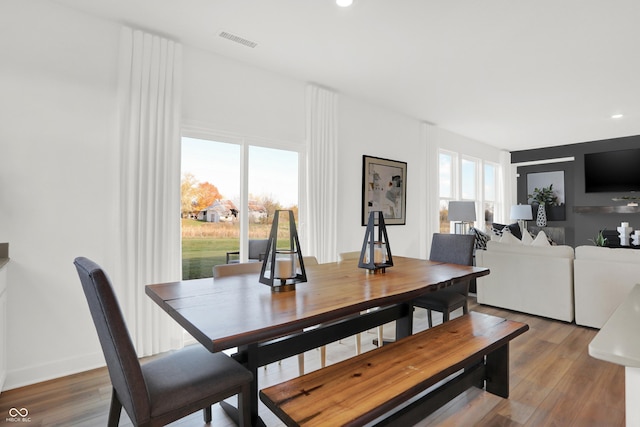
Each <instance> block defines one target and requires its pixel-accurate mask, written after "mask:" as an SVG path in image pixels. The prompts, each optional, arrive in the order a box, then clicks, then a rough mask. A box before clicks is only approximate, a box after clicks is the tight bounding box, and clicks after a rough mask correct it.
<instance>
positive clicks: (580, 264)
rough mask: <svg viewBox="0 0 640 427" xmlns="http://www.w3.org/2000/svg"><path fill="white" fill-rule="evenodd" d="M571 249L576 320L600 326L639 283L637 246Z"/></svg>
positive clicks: (590, 325) (581, 323)
mask: <svg viewBox="0 0 640 427" xmlns="http://www.w3.org/2000/svg"><path fill="white" fill-rule="evenodd" d="M575 252H576V259H575V266H574V269H575V278H574V288H575V308H576V324H578V325H582V326H589V327H592V328H601V327H602V326H603V325H604V324H605V322H606V321H607V319H609V316H611V314H612V313H613V312H614V311H615V309H616V308H617V307H618V305H620V303H622V301H624V299H625V298H626V297H627V295H628V294H629V292H631V289H632V288H633V287H634V286H635V285H636V284H637V283H640V250H638V249H622V248H604V247H598V246H578V247H577V248H576V251H575Z"/></svg>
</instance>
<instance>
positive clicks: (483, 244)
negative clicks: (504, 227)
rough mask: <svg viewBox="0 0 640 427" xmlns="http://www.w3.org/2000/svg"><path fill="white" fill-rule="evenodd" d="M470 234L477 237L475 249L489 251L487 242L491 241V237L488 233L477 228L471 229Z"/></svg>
mask: <svg viewBox="0 0 640 427" xmlns="http://www.w3.org/2000/svg"><path fill="white" fill-rule="evenodd" d="M469 234H474V235H475V236H476V243H475V246H474V247H475V249H483V250H484V249H487V242H488V241H489V240H491V236H490V235H489V234H487V233H483V232H482V231H480V230H478V229H477V228H475V227H471V228H470V229H469Z"/></svg>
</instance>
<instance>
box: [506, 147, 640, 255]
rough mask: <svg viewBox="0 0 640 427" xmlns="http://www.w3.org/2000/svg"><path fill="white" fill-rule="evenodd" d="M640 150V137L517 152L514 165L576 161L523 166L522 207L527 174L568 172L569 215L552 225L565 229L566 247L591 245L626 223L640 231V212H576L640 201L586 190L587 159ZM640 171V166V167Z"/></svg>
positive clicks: (520, 179)
mask: <svg viewBox="0 0 640 427" xmlns="http://www.w3.org/2000/svg"><path fill="white" fill-rule="evenodd" d="M628 148H640V135H636V136H629V137H624V138H615V139H606V140H601V141H591V142H583V143H578V144H569V145H562V146H557V147H548V148H538V149H534V150H522V151H513V152H512V153H511V163H514V164H517V163H523V162H530V161H537V160H548V159H558V158H564V157H574V158H575V160H574V161H571V162H561V163H549V164H541V165H531V166H520V167H518V168H517V170H518V174H519V177H518V182H517V194H518V203H523V204H526V203H527V174H529V173H532V172H550V171H564V186H565V205H566V207H565V212H566V217H565V220H564V221H549V222H548V224H547V226H549V227H564V228H565V244H567V245H570V246H574V247H575V246H581V245H591V244H593V243H591V242H590V241H589V239H593V238H594V237H595V236H596V235H597V234H598V231H599V230H602V229H607V230H611V231H615V230H616V228H617V227H619V226H620V223H621V222H623V221H625V222H629V225H630V226H631V227H633V228H634V229H640V209H638V212H637V213H598V212H580V213H578V212H574V207H576V206H578V207H585V206H589V207H590V206H621V205H626V203H625V202H619V201H613V200H612V199H613V198H619V197H623V196H636V197H640V193H631V192H626V193H625V192H618V193H586V192H585V188H584V155H585V154H586V153H597V152H603V151H613V150H624V149H628ZM638 167H639V168H640V165H638ZM533 221H534V222H535V216H534V220H533Z"/></svg>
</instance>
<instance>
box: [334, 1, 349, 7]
mask: <svg viewBox="0 0 640 427" xmlns="http://www.w3.org/2000/svg"><path fill="white" fill-rule="evenodd" d="M336 4H337V5H338V6H340V7H349V6H351V5H352V4H353V0H336Z"/></svg>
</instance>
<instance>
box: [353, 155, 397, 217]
mask: <svg viewBox="0 0 640 427" xmlns="http://www.w3.org/2000/svg"><path fill="white" fill-rule="evenodd" d="M406 207H407V163H406V162H399V161H396V160H389V159H381V158H379V157H371V156H366V155H365V156H362V225H367V220H368V219H369V212H371V211H381V212H382V214H383V215H384V223H385V225H404V224H405V223H406V219H407V218H406V212H407V209H406Z"/></svg>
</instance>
